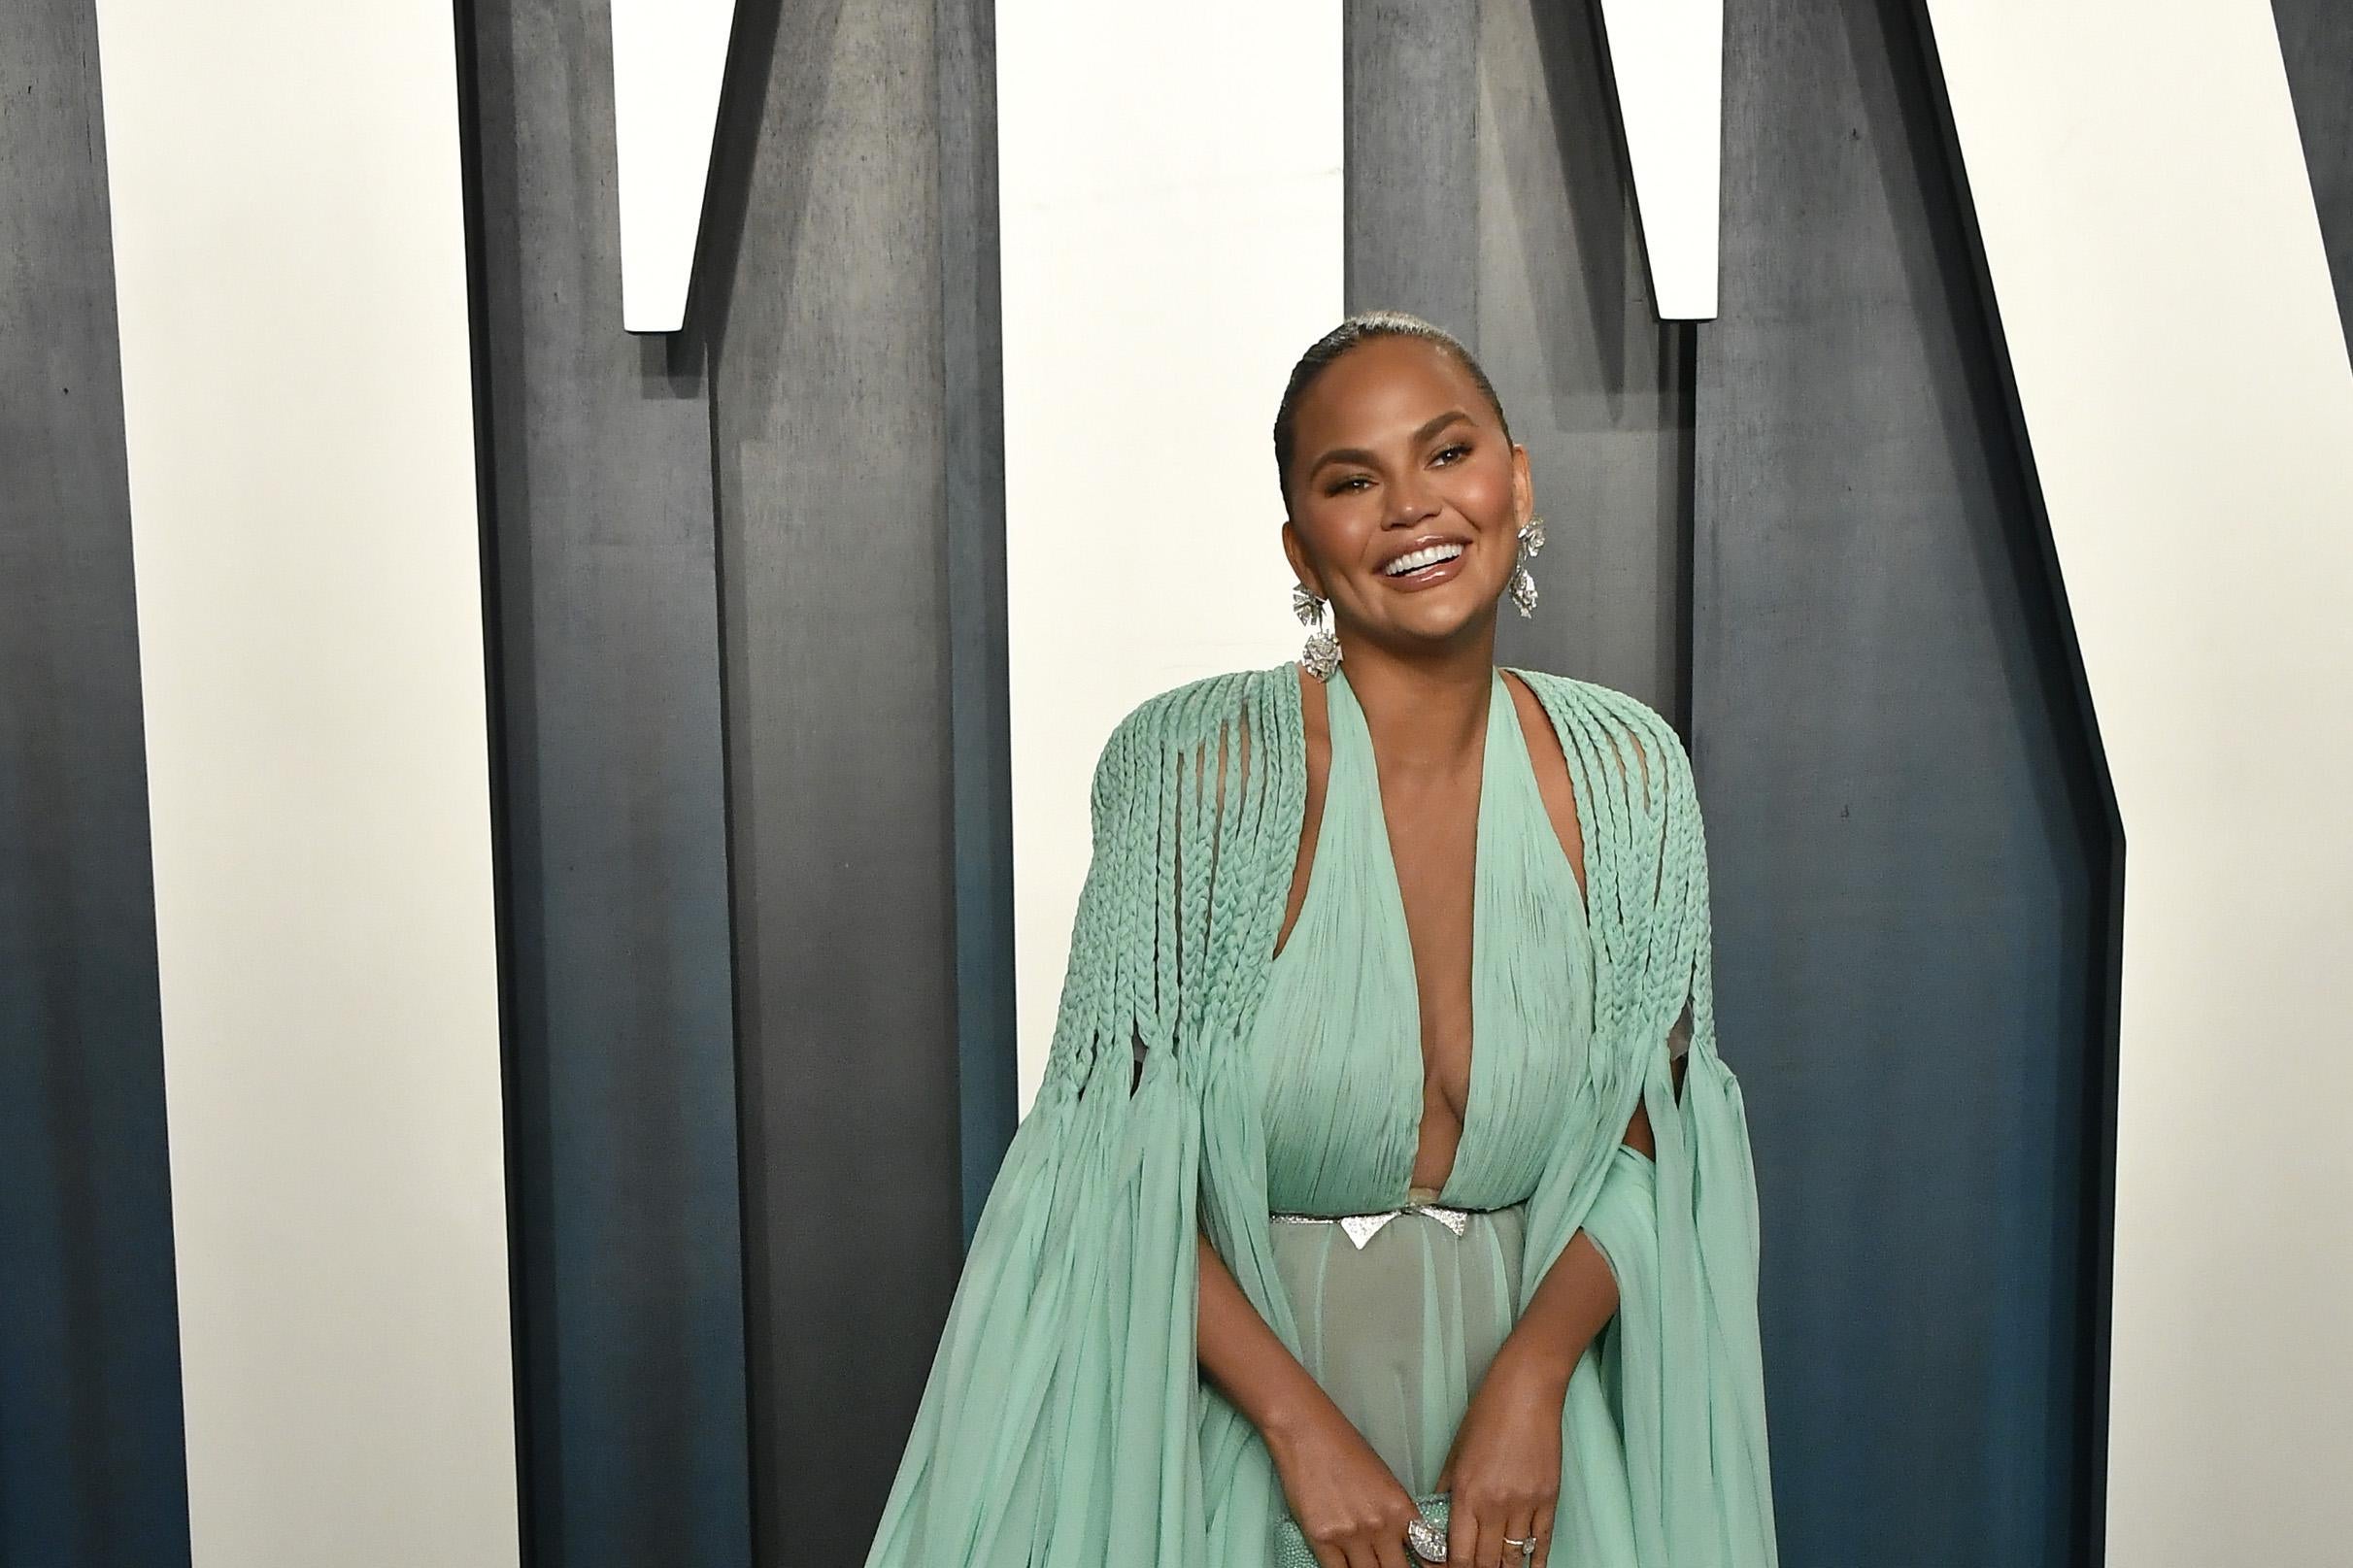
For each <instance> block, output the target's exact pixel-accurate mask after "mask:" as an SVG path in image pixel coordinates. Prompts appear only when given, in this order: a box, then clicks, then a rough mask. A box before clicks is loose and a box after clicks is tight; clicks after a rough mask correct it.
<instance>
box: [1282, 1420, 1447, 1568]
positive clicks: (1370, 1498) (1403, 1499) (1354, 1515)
mask: <svg viewBox="0 0 2353 1568" xmlns="http://www.w3.org/2000/svg"><path fill="white" fill-rule="evenodd" d="M1264 1436H1265V1438H1266V1451H1267V1452H1269V1453H1271V1454H1272V1455H1274V1467H1275V1474H1276V1475H1277V1476H1279V1477H1281V1478H1282V1482H1283V1494H1284V1496H1286V1497H1287V1498H1289V1499H1290V1501H1291V1517H1292V1518H1294V1519H1295V1520H1297V1521H1298V1525H1299V1529H1300V1530H1301V1531H1302V1532H1303V1533H1304V1534H1305V1535H1306V1537H1307V1547H1308V1550H1309V1551H1313V1552H1314V1553H1315V1556H1316V1561H1317V1562H1318V1563H1321V1564H1322V1565H1323V1568H1417V1565H1418V1561H1419V1559H1417V1558H1416V1557H1414V1556H1413V1554H1412V1553H1411V1552H1409V1551H1406V1549H1405V1526H1406V1525H1407V1524H1409V1523H1411V1522H1412V1521H1413V1520H1415V1519H1417V1518H1420V1517H1421V1516H1420V1514H1419V1513H1417V1512H1416V1511H1415V1509H1414V1506H1413V1497H1412V1494H1410V1493H1409V1492H1407V1491H1406V1489H1405V1487H1404V1485H1403V1484H1402V1483H1400V1482H1399V1481H1398V1480H1397V1478H1396V1477H1395V1476H1394V1475H1392V1474H1390V1470H1389V1466H1388V1465H1386V1464H1384V1463H1383V1462H1382V1461H1381V1456H1380V1455H1379V1454H1378V1453H1375V1452H1374V1451H1373V1450H1372V1445H1371V1444H1369V1443H1366V1442H1365V1441H1364V1437H1363V1434H1362V1433H1361V1432H1359V1431H1358V1430H1357V1429H1356V1428H1355V1427H1354V1426H1351V1425H1350V1424H1349V1422H1348V1418H1347V1417H1346V1416H1344V1415H1342V1414H1341V1413H1340V1409H1339V1407H1338V1406H1337V1405H1333V1404H1331V1403H1330V1402H1328V1401H1326V1402H1324V1403H1323V1404H1322V1405H1321V1406H1320V1407H1310V1408H1309V1409H1308V1410H1307V1411H1305V1412H1304V1413H1302V1415H1301V1416H1300V1417H1299V1418H1298V1419H1296V1420H1294V1421H1292V1422H1289V1423H1286V1424H1283V1425H1280V1426H1278V1427H1277V1428H1276V1429H1275V1430H1273V1431H1269V1432H1266V1433H1265V1434H1264Z"/></svg>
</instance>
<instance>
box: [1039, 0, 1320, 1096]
mask: <svg viewBox="0 0 2353 1568" xmlns="http://www.w3.org/2000/svg"><path fill="white" fill-rule="evenodd" d="M1340 64H1341V48H1340V8H1339V6H1338V5H1337V4H1336V3H1335V0H1316V3H1313V4H1306V5H1286V6H1274V7H1264V6H1254V5H1248V4H1243V3H1240V0H1213V3H1211V4H1208V5H1206V6H1192V7H1164V6H1086V5H1078V4H1073V3H1070V0H1007V3H1005V4H1002V5H1000V6H999V7H998V8H997V106H998V115H999V124H998V132H997V147H998V159H999V170H1000V173H999V180H1000V198H999V199H1000V206H1001V211H1000V219H1001V223H1002V228H1003V268H1004V345H1005V347H1004V357H1005V492H1006V493H1005V502H1006V518H1007V523H1006V534H1007V538H1006V547H1005V553H1006V563H1005V565H1006V578H1007V582H1008V595H1007V597H1008V606H1007V613H1008V617H1009V620H1010V628H1011V629H1010V638H1009V640H1010V653H1009V657H1010V667H1011V683H1012V692H1011V709H1012V712H1011V729H1012V754H1013V841H1014V851H1015V865H1016V868H1017V869H1016V875H1015V879H1014V903H1015V916H1016V924H1015V949H1016V964H1017V974H1016V981H1017V987H1018V1016H1019V1028H1020V1038H1021V1062H1020V1089H1019V1104H1020V1108H1021V1110H1022V1112H1023V1114H1025V1115H1026V1114H1027V1112H1028V1108H1029V1106H1030V1104H1031V1102H1032V1101H1033V1100H1034V1099H1035V1097H1036V1093H1037V1085H1038V1082H1039V1079H1040V1078H1041V1077H1042V1076H1043V1074H1044V1070H1045V1063H1046V1051H1047V1046H1048V1044H1049V1042H1050V1041H1051V1039H1052V1037H1053V1033H1054V1014H1055V1006H1056V1003H1057V1001H1058V999H1059V991H1060V986H1061V976H1062V966H1063V962H1064V960H1065V958H1066V956H1067V954H1068V951H1069V941H1070V920H1071V916H1072V913H1073V911H1074V910H1075V909H1076V908H1077V905H1078V893H1079V884H1080V883H1081V882H1082V881H1083V880H1084V879H1085V876H1086V870H1087V854H1088V848H1089V840H1088V817H1087V791H1088V785H1089V783H1090V781H1091V778H1092V767H1093V763H1094V758H1095V754H1096V752H1097V751H1098V750H1099V749H1100V748H1101V746H1102V743H1103V740H1104V737H1105V736H1107V735H1108V734H1109V733H1110V731H1111V727H1112V725H1113V724H1114V723H1116V722H1117V721H1118V719H1119V717H1120V716H1121V715H1122V714H1124V713H1125V712H1126V710H1127V709H1128V708H1129V707H1131V706H1132V705H1133V704H1134V703H1135V702H1137V701H1138V700H1139V699H1141V698H1143V697H1145V696H1148V695H1150V694H1151V693H1152V692H1154V691H1156V690H1159V689H1160V688H1162V687H1164V686H1168V685H1173V684H1176V683H1178V682H1180V681H1184V680H1188V679H1191V678H1192V677H1193V676H1198V675H1206V674H1209V673H1211V672H1213V671H1217V670H1222V669H1230V668H1235V667H1238V666H1242V665H1263V664H1270V663H1272V662H1274V661H1275V660H1277V659H1279V658H1283V657H1285V656H1287V655H1288V654H1289V653H1290V652H1292V651H1295V648H1296V644H1297V642H1298V641H1299V638H1300V637H1301V636H1303V635H1304V634H1303V633H1301V632H1300V631H1299V628H1298V623H1297V622H1296V621H1294V619H1292V617H1291V584H1292V576H1291V571H1290V568H1289V567H1288V566H1287V565H1285V563H1284V560H1283V553H1282V546H1281V543H1280V541H1279V539H1278V536H1277V530H1278V529H1279V528H1280V527H1281V525H1282V521H1283V501H1282V495H1281V492H1280V490H1279V488H1278V486H1277V484H1276V482H1275V470H1274V449H1273V439H1272V430H1273V424H1274V414H1275V405H1276V402H1277V400H1278V399H1279V398H1280V397H1281V395H1282V390H1283V384H1284V381H1285V379H1286V378H1287V377H1288V376H1289V375H1290V372H1291V366H1292V363H1293V361H1294V360H1295V359H1296V358H1297V357H1298V355H1299V353H1300V352H1301V351H1302V350H1305V349H1306V347H1307V346H1308V345H1309V344H1310V343H1312V342H1313V341H1314V340H1315V339H1316V338H1317V337H1318V336H1320V335H1321V334H1322V333H1324V332H1326V331H1328V330H1329V329H1330V328H1331V327H1333V326H1335V325H1337V324H1338V323H1339V320H1340V317H1341V299H1342V291H1341V260H1342V256H1341V238H1342V231H1341V210H1342V197H1341V185H1340V172H1341V162H1340V159H1341V132H1342V120H1341V98H1340Z"/></svg>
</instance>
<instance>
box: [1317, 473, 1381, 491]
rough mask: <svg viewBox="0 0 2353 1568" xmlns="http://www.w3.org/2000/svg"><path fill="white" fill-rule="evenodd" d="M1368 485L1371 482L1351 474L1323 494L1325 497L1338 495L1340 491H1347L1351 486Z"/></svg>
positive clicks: (1358, 475) (1361, 476)
mask: <svg viewBox="0 0 2353 1568" xmlns="http://www.w3.org/2000/svg"><path fill="white" fill-rule="evenodd" d="M1370 483H1371V482H1370V481H1369V480H1367V479H1365V477H1364V476H1363V475H1361V474H1351V475H1349V476H1348V477H1347V478H1346V479H1344V480H1342V481H1340V482H1339V483H1338V484H1334V485H1332V486H1331V487H1330V488H1329V489H1328V490H1326V491H1325V492H1324V493H1325V494H1326V495H1337V494H1339V493H1340V492H1341V491H1342V490H1345V489H1348V488H1350V487H1351V486H1352V485H1357V484H1370Z"/></svg>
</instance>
